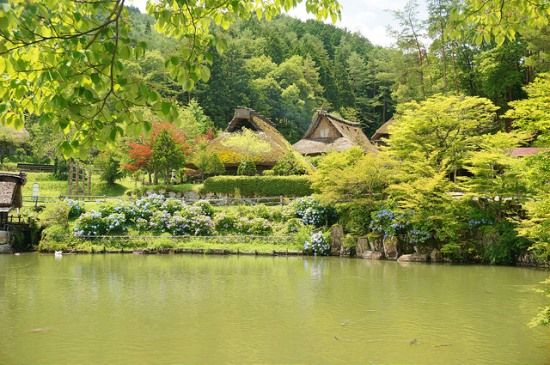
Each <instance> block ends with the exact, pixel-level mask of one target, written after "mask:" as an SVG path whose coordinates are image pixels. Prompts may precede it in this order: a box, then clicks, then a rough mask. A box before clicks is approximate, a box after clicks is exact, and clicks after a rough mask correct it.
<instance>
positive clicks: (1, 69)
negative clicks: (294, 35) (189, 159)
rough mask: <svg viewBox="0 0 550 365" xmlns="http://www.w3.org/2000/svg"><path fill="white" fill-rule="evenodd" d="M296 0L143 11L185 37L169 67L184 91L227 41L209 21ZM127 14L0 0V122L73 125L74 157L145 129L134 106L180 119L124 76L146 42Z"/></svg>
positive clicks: (107, 2)
mask: <svg viewBox="0 0 550 365" xmlns="http://www.w3.org/2000/svg"><path fill="white" fill-rule="evenodd" d="M300 2H301V1H300V0H284V1H275V2H258V1H254V0H237V1H231V2H212V1H207V0H200V1H197V2H195V3H193V6H190V5H189V4H187V3H185V2H184V3H183V4H182V3H181V2H170V1H167V0H163V1H160V2H149V4H148V6H147V10H148V12H149V13H150V14H151V15H152V16H153V17H154V18H155V20H156V28H157V30H159V31H160V32H161V33H162V34H165V35H167V36H170V37H173V38H175V39H176V40H177V41H178V43H179V44H181V45H182V46H181V47H180V49H179V50H178V54H176V55H173V56H172V57H170V59H169V62H167V69H168V72H169V73H170V76H171V77H172V78H174V79H175V80H177V81H178V82H179V83H181V84H182V85H183V88H184V90H191V89H192V88H193V87H194V85H195V83H196V82H198V81H199V80H203V81H207V80H208V79H209V78H210V66H211V64H212V59H213V56H212V53H211V50H214V49H216V50H218V51H223V50H224V49H225V41H224V40H223V38H222V37H223V36H222V35H221V33H217V32H211V31H210V29H211V27H210V26H211V25H212V24H215V25H218V26H221V27H223V28H225V29H227V28H228V27H229V25H231V24H233V23H235V22H237V21H239V20H241V19H248V18H250V17H251V15H252V14H253V13H255V14H256V16H257V17H258V18H262V17H263V16H264V15H265V17H266V18H267V19H268V20H269V19H271V18H272V17H273V16H275V15H277V14H279V13H280V12H281V11H282V10H288V9H290V8H291V7H294V6H296V5H297V4H298V3H300ZM306 9H307V11H308V12H310V13H313V14H315V15H316V16H317V17H319V18H320V19H323V18H326V17H328V16H330V17H331V18H332V19H333V20H334V21H335V20H336V19H337V18H338V17H339V9H340V5H339V4H338V3H337V2H336V1H332V0H308V1H307V4H306ZM128 19H129V13H128V10H127V9H126V8H125V0H114V1H111V0H98V1H71V0H59V1H57V0H56V1H51V0H50V1H45V2H23V1H21V2H10V3H2V4H0V29H1V31H0V39H2V41H1V42H0V73H2V74H4V75H5V77H2V78H0V90H1V91H0V100H1V102H0V123H1V124H2V125H10V126H15V127H17V128H22V127H23V125H24V121H25V115H37V116H38V117H39V118H40V121H41V122H44V123H52V124H54V125H55V126H56V129H57V130H59V131H63V132H64V133H68V132H70V131H72V132H73V134H72V141H63V142H61V143H60V148H61V150H62V151H63V153H64V154H65V155H66V156H70V155H76V154H78V153H79V152H80V153H84V152H85V151H86V149H87V148H89V147H90V146H93V145H96V146H98V147H99V148H104V147H105V146H106V145H107V144H109V143H112V142H113V141H115V140H116V139H117V137H119V136H122V135H124V134H125V133H132V132H134V133H136V134H139V133H140V132H141V131H142V127H145V128H146V129H149V128H150V124H149V122H147V121H144V120H143V117H142V115H141V114H140V113H139V111H136V110H135V109H134V108H133V107H135V106H136V105H140V106H147V107H150V108H151V109H153V110H155V111H156V112H158V113H160V114H161V115H162V116H163V117H164V118H165V119H166V120H168V121H173V120H174V119H176V117H177V108H176V106H175V105H174V104H173V103H170V102H168V101H165V100H163V99H162V98H161V95H160V94H159V92H157V91H155V90H150V89H149V88H148V87H147V86H146V85H143V84H140V83H135V82H132V80H131V78H130V77H129V74H128V70H127V67H126V65H125V61H128V60H131V59H132V58H138V59H139V58H140V57H142V56H143V54H144V50H145V48H146V43H145V42H136V41H135V40H134V39H132V38H131V37H130V36H129V34H130V22H129V21H128ZM115 111H116V112H115Z"/></svg>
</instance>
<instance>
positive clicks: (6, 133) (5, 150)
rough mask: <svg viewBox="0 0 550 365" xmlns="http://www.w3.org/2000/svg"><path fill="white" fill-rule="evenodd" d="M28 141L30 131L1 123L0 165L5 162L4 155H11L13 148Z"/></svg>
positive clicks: (21, 145)
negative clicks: (18, 129)
mask: <svg viewBox="0 0 550 365" xmlns="http://www.w3.org/2000/svg"><path fill="white" fill-rule="evenodd" d="M28 141H29V133H28V132H27V131H17V130H15V129H13V128H10V127H3V126H2V125H0V165H1V164H2V163H3V162H4V157H6V156H8V155H10V154H11V153H12V152H11V151H12V150H15V149H16V148H18V147H23V146H24V145H26V144H27V143H28Z"/></svg>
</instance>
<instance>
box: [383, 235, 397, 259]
mask: <svg viewBox="0 0 550 365" xmlns="http://www.w3.org/2000/svg"><path fill="white" fill-rule="evenodd" d="M383 245H384V256H386V258H387V259H388V260H397V258H398V257H399V253H398V252H397V238H396V237H389V238H384V242H383Z"/></svg>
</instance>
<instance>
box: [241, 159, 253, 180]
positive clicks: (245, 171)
mask: <svg viewBox="0 0 550 365" xmlns="http://www.w3.org/2000/svg"><path fill="white" fill-rule="evenodd" d="M256 171H257V170H256V164H255V163H254V161H252V159H248V158H247V159H244V160H242V161H241V163H240V164H239V167H238V168H237V175H245V176H252V175H256Z"/></svg>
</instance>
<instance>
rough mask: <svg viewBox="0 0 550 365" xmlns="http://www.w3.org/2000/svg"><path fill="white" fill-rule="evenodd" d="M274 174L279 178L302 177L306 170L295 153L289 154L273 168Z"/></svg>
mask: <svg viewBox="0 0 550 365" xmlns="http://www.w3.org/2000/svg"><path fill="white" fill-rule="evenodd" d="M273 173H274V174H275V175H278V176H289V175H302V174H305V173H306V168H305V166H303V164H302V163H301V162H300V161H299V160H298V158H297V157H296V155H295V154H294V152H288V153H286V154H285V155H284V156H283V157H282V158H281V159H280V160H279V161H277V163H276V164H275V166H273Z"/></svg>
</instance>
